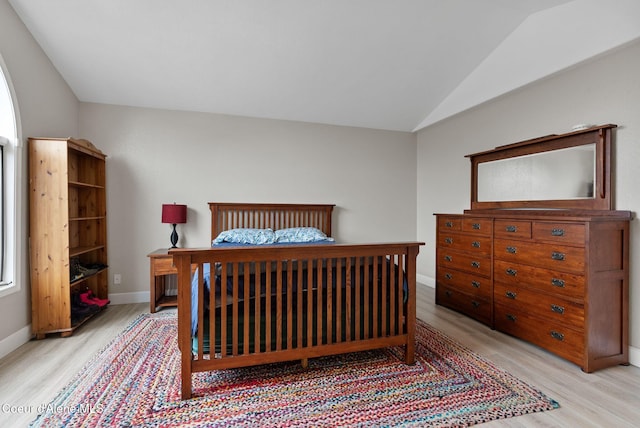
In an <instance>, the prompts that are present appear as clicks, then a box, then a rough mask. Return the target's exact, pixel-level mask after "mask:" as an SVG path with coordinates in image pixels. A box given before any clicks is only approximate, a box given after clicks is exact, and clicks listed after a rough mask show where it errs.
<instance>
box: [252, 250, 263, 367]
mask: <svg viewBox="0 0 640 428" xmlns="http://www.w3.org/2000/svg"><path fill="white" fill-rule="evenodd" d="M255 277H256V279H255V291H254V293H255V299H254V313H255V316H254V319H253V331H254V333H253V352H255V353H256V354H259V353H260V342H261V340H260V333H261V331H260V318H261V317H262V311H261V309H262V308H261V304H260V302H261V300H262V293H261V290H262V263H260V262H258V263H256V267H255Z"/></svg>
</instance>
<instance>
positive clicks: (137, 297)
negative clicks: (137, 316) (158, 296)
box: [109, 291, 151, 305]
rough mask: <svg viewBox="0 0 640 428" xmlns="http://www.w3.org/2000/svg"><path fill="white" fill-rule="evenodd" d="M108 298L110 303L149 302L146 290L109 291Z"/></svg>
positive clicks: (149, 298) (149, 297)
mask: <svg viewBox="0 0 640 428" xmlns="http://www.w3.org/2000/svg"><path fill="white" fill-rule="evenodd" d="M109 300H110V301H111V304H112V305H127V304H129V303H149V302H150V301H151V296H150V295H149V292H148V291H136V292H135V293H111V294H109Z"/></svg>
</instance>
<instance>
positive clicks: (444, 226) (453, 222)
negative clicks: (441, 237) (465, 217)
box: [438, 216, 462, 232]
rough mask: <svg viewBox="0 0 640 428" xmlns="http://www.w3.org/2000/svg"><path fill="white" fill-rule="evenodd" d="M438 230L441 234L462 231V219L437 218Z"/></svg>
mask: <svg viewBox="0 0 640 428" xmlns="http://www.w3.org/2000/svg"><path fill="white" fill-rule="evenodd" d="M438 230H439V231H441V232H443V231H446V230H453V231H455V232H459V231H461V230H462V217H442V216H438Z"/></svg>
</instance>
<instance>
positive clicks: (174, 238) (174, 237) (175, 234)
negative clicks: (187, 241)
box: [171, 223, 178, 248]
mask: <svg viewBox="0 0 640 428" xmlns="http://www.w3.org/2000/svg"><path fill="white" fill-rule="evenodd" d="M172 226H173V232H171V248H178V247H177V246H176V244H177V243H178V232H176V224H175V223H174V224H173V225H172Z"/></svg>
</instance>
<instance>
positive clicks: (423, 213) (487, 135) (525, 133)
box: [417, 42, 640, 361]
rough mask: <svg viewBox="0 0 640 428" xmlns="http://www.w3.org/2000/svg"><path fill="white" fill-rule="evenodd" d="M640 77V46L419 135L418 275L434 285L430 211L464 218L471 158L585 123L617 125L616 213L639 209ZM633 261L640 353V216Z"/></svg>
mask: <svg viewBox="0 0 640 428" xmlns="http://www.w3.org/2000/svg"><path fill="white" fill-rule="evenodd" d="M638 76H640V42H636V43H633V44H631V45H628V46H626V47H625V48H622V49H619V50H617V51H615V52H612V53H610V54H608V55H606V56H602V57H600V58H597V59H594V60H592V61H590V62H588V63H585V64H582V65H581V66H578V67H575V68H573V69H571V70H569V71H566V72H563V73H561V74H558V75H555V76H553V77H549V78H547V79H545V80H543V81H541V82H538V83H535V84H532V85H529V86H528V87H526V88H524V89H521V90H519V91H517V92H515V93H512V94H509V95H506V96H503V97H501V98H499V99H497V100H494V101H492V102H489V103H487V104H484V105H482V106H479V107H476V108H474V109H472V110H470V111H468V112H465V113H462V114H459V115H457V116H455V117H452V118H450V119H448V120H445V121H442V122H440V123H438V124H435V125H432V126H430V127H428V128H425V129H424V130H422V131H420V132H418V198H417V203H418V239H420V240H424V241H426V242H428V243H429V244H428V245H427V246H426V247H425V248H424V250H423V251H422V252H421V253H420V255H419V261H418V272H419V274H420V275H421V276H422V277H423V278H425V279H426V280H427V281H428V282H429V283H430V284H433V283H434V280H433V278H434V276H435V244H434V243H435V228H436V226H435V219H434V218H433V215H432V214H433V213H460V212H462V210H464V209H467V208H469V205H470V199H469V198H470V195H469V186H470V163H469V160H468V159H467V158H465V157H464V156H465V155H466V154H470V153H475V152H480V151H483V150H488V149H491V148H493V147H495V146H499V145H503V144H509V143H514V142H517V141H521V140H526V139H529V138H534V137H538V136H542V135H547V134H552V133H558V134H559V133H564V132H569V131H570V130H571V127H572V126H573V125H576V124H580V123H590V124H606V123H615V124H617V125H618V128H617V130H616V135H615V145H614V151H615V165H616V172H615V183H616V193H615V195H614V197H615V201H616V203H615V208H616V209H620V210H630V211H633V212H635V213H638V212H640V191H638V185H637V183H638V177H640V79H638ZM630 257H631V260H630V262H631V263H630V265H631V272H630V276H631V280H630V285H631V286H630V289H631V291H630V295H631V297H630V298H631V305H630V306H631V310H630V326H631V327H630V330H631V332H630V333H631V345H632V346H633V347H634V348H640V267H639V266H640V228H639V226H638V220H637V219H635V220H633V221H632V223H631V252H630ZM635 355H636V358H640V355H637V354H635ZM636 361H637V360H636Z"/></svg>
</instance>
